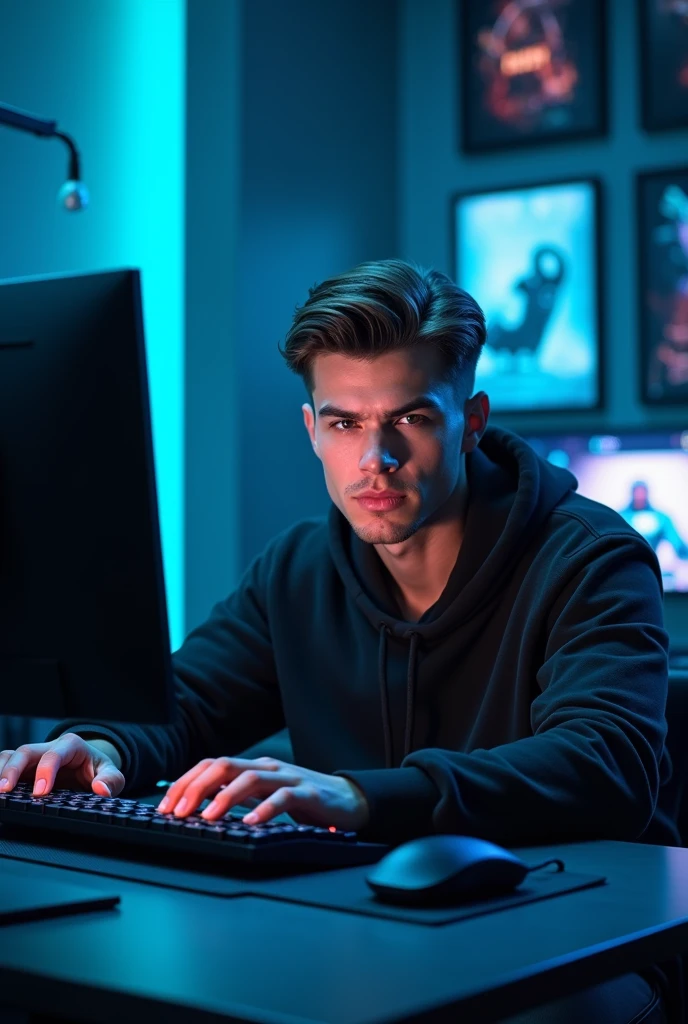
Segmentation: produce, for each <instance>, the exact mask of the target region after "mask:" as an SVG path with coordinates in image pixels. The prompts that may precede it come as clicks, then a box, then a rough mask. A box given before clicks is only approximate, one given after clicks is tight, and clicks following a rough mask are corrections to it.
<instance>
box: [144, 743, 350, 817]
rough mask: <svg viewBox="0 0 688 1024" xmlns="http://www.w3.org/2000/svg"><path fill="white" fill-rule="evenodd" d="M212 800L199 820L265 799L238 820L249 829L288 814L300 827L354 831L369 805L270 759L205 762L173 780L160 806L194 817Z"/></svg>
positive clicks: (345, 788)
mask: <svg viewBox="0 0 688 1024" xmlns="http://www.w3.org/2000/svg"><path fill="white" fill-rule="evenodd" d="M208 797H214V798H215V799H214V800H213V801H212V803H210V804H209V805H208V806H207V807H206V808H205V810H204V811H202V813H201V816H202V817H203V818H207V819H208V820H209V821H216V820H217V819H218V818H221V817H222V815H223V814H226V813H227V811H229V810H230V809H231V808H232V807H234V805H235V804H241V803H244V801H245V800H247V799H248V798H249V797H258V798H260V797H266V799H265V800H263V802H262V803H260V804H259V805H258V806H257V807H256V808H255V809H254V810H253V811H251V813H250V814H247V815H245V816H244V818H243V819H242V820H243V821H245V822H246V824H247V825H257V824H260V823H262V822H264V821H269V820H270V818H273V817H274V816H275V815H276V814H282V813H283V812H284V811H286V812H287V813H288V814H290V815H291V817H292V818H294V820H295V821H298V822H300V823H302V824H304V825H322V826H324V827H327V826H334V827H335V828H341V829H345V830H350V831H354V832H356V831H358V830H359V829H361V828H363V826H364V825H366V824H367V822H368V803H367V801H366V799H365V797H364V796H363V793H362V792H361V790H360V789H359V788H358V786H355V785H354V783H353V782H350V781H349V780H348V779H345V778H343V777H341V776H339V775H324V774H322V773H321V772H313V771H310V770H309V769H308V768H298V767H297V766H296V765H293V764H287V763H286V762H285V761H277V760H276V759H275V758H273V757H259V758H257V759H256V760H247V759H246V758H242V757H216V758H210V757H208V758H206V759H205V760H203V761H199V763H198V764H197V765H196V766H195V767H194V768H191V769H190V770H189V771H188V772H186V774H185V775H182V776H181V778H179V779H177V781H176V782H174V783H173V784H172V785H171V786H170V788H169V789H168V791H167V793H166V795H165V796H164V797H163V799H162V800H161V802H160V804H159V805H158V810H159V811H161V812H163V813H170V812H172V811H174V813H175V814H176V815H177V816H178V817H184V816H185V815H187V814H192V813H193V812H194V811H195V810H196V808H197V807H198V806H199V804H201V803H202V802H203V801H204V800H205V799H206V798H208Z"/></svg>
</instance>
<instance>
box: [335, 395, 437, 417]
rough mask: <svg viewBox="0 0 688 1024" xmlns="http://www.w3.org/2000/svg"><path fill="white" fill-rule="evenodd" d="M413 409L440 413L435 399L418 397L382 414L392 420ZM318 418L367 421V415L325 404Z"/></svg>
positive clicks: (423, 396)
mask: <svg viewBox="0 0 688 1024" xmlns="http://www.w3.org/2000/svg"><path fill="white" fill-rule="evenodd" d="M415 409H432V410H434V412H442V406H441V405H440V403H439V402H438V401H436V399H434V398H431V397H430V396H429V395H420V396H419V397H418V398H412V399H411V401H410V402H406V404H405V405H402V406H401V408H400V409H392V410H390V411H389V412H386V413H384V415H385V416H386V417H389V418H390V419H393V418H394V417H395V416H405V415H406V414H407V413H410V412H414V410H415ZM318 416H336V417H337V418H338V419H341V420H367V419H368V416H367V415H361V413H360V412H352V411H351V410H350V409H340V408H339V406H336V405H330V404H329V403H325V405H323V406H321V408H320V409H318Z"/></svg>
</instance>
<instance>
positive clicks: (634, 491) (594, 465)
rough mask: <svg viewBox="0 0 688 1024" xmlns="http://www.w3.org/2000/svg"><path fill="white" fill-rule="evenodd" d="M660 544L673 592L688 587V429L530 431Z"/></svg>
mask: <svg viewBox="0 0 688 1024" xmlns="http://www.w3.org/2000/svg"><path fill="white" fill-rule="evenodd" d="M526 440H527V441H528V442H529V443H530V445H531V446H532V447H533V448H534V449H535V451H536V452H538V454H539V455H542V456H543V457H544V458H545V459H547V460H548V461H549V462H552V463H554V465H556V466H564V467H565V468H566V469H569V470H570V471H571V472H572V473H573V475H574V476H575V477H576V478H577V479H578V491H579V493H580V494H583V495H585V497H586V498H592V499H594V500H595V501H599V502H602V503H603V504H605V505H609V507H610V508H613V509H615V510H616V511H617V512H619V513H620V514H621V515H622V516H623V518H624V519H625V520H626V522H628V523H629V524H630V525H631V526H632V527H633V528H634V529H636V530H637V531H638V532H639V533H641V534H642V535H643V536H644V537H645V539H646V540H647V541H649V543H650V544H651V546H652V547H653V548H654V550H655V552H656V554H657V558H658V560H659V564H660V566H661V569H662V577H663V581H664V590H665V592H667V593H672V592H675V593H687V592H688V429H685V430H684V429H681V428H677V429H674V430H671V429H668V428H663V429H661V430H659V429H658V430H640V429H637V430H623V431H618V432H614V433H611V432H610V433H597V434H593V433H566V434H563V433H562V434H547V435H544V434H543V435H539V436H527V438H526Z"/></svg>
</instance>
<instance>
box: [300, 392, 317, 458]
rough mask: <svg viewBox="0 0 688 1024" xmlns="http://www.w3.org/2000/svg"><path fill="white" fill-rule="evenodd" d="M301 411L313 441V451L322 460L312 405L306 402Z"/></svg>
mask: <svg viewBox="0 0 688 1024" xmlns="http://www.w3.org/2000/svg"><path fill="white" fill-rule="evenodd" d="M301 411H302V413H303V423H304V426H305V428H306V430H307V431H308V436H309V437H310V439H311V445H312V447H313V451H314V452H315V454H316V455H317V456H318V458H320V452H319V451H318V442H317V441H316V439H315V416H314V413H313V410H312V408H311V406H310V403H309V402H304V403H303V405H302V406H301Z"/></svg>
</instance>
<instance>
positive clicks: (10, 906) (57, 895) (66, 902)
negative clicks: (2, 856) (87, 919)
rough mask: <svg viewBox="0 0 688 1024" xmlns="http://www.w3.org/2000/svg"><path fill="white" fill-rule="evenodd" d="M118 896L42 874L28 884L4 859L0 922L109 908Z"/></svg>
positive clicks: (7, 922)
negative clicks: (23, 882)
mask: <svg viewBox="0 0 688 1024" xmlns="http://www.w3.org/2000/svg"><path fill="white" fill-rule="evenodd" d="M119 899H120V898H119V896H114V895H104V894H103V893H99V892H96V891H94V890H90V889H87V888H85V887H84V886H81V885H67V884H65V883H64V882H54V881H50V880H48V879H43V878H41V879H37V880H35V881H32V882H31V885H30V887H27V886H26V885H23V884H22V883H21V879H20V877H19V876H18V875H15V873H14V872H12V871H11V868H10V867H8V863H7V862H6V861H5V862H4V863H3V871H2V874H1V875H0V925H8V924H20V923H21V922H22V921H42V920H44V919H45V918H48V917H62V916H64V915H65V914H84V913H86V912H87V911H91V910H110V909H111V908H112V907H115V906H116V905H117V904H118V903H119Z"/></svg>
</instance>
